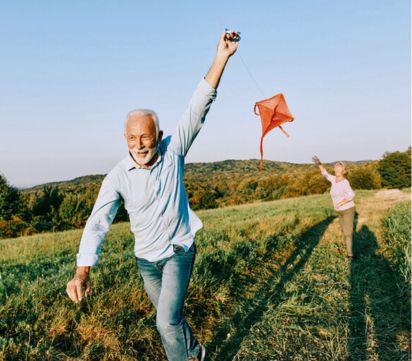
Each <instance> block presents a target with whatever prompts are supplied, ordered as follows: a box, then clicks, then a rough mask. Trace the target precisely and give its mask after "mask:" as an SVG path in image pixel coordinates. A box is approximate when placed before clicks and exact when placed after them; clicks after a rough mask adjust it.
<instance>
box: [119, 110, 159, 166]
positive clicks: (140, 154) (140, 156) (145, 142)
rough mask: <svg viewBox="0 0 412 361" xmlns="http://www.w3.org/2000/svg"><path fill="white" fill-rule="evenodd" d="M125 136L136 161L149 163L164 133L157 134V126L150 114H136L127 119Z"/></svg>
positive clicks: (142, 163)
mask: <svg viewBox="0 0 412 361" xmlns="http://www.w3.org/2000/svg"><path fill="white" fill-rule="evenodd" d="M125 137H126V141H127V146H128V147H129V151H130V153H131V154H132V155H133V158H134V160H135V161H136V163H137V164H139V165H149V163H150V161H151V160H152V159H153V157H154V155H155V154H156V152H157V144H158V141H160V140H161V137H162V134H161V132H159V134H156V127H155V124H154V121H153V119H152V117H151V116H150V115H134V116H131V117H129V119H128V120H127V123H126V129H125Z"/></svg>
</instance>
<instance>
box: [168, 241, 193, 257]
mask: <svg viewBox="0 0 412 361" xmlns="http://www.w3.org/2000/svg"><path fill="white" fill-rule="evenodd" d="M173 252H174V254H175V255H193V254H194V253H195V252H196V246H195V244H194V243H192V245H191V246H190V248H189V249H188V250H187V251H185V249H184V248H183V247H182V246H179V245H177V244H174V245H173Z"/></svg>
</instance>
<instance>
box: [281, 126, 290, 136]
mask: <svg viewBox="0 0 412 361" xmlns="http://www.w3.org/2000/svg"><path fill="white" fill-rule="evenodd" d="M279 129H280V130H281V131H282V132H283V134H285V135H286V136H287V137H288V138H289V134H288V133H287V132H286V130H285V129H283V128H282V127H281V126H280V125H279Z"/></svg>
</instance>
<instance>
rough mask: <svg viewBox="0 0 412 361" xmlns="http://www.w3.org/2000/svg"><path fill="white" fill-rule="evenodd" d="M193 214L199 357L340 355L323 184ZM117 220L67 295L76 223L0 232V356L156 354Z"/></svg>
mask: <svg viewBox="0 0 412 361" xmlns="http://www.w3.org/2000/svg"><path fill="white" fill-rule="evenodd" d="M371 197H372V198H373V193H372V192H361V193H360V194H359V195H358V200H359V203H364V204H365V205H367V204H369V202H370V200H371V199H372V198H371ZM376 212H380V210H378V209H375V213H376ZM198 214H199V215H200V217H201V218H202V220H203V222H204V229H203V230H202V231H200V232H199V234H198V235H197V237H196V244H197V248H198V254H197V258H196V263H195V268H194V273H193V277H192V281H191V285H190V288H189V291H188V295H187V300H186V308H185V311H186V318H187V319H188V321H189V323H190V324H191V325H192V327H193V330H194V333H195V334H196V336H197V337H198V338H199V340H200V341H201V342H203V343H204V344H205V345H206V347H207V349H208V353H209V355H210V360H219V361H220V360H231V359H232V358H233V357H236V358H237V359H238V360H261V359H262V358H265V359H268V360H285V359H290V360H323V359H324V360H333V359H336V360H345V359H346V358H347V352H348V335H349V333H350V327H349V324H350V319H351V317H350V286H351V284H350V279H349V274H350V268H349V264H348V261H347V260H346V258H345V257H344V255H343V253H342V254H341V253H340V252H341V251H342V247H343V245H342V244H341V243H339V242H340V236H339V233H338V229H337V223H336V220H334V215H333V211H332V210H331V207H330V199H329V196H328V195H321V196H308V197H302V198H296V199H289V200H281V201H275V202H267V203H257V204H252V205H243V206H238V207H229V208H224V209H216V210H209V211H202V212H199V213H198ZM128 228H129V225H128V224H126V223H123V224H116V225H113V227H112V229H111V231H110V232H109V234H108V236H107V239H106V240H105V244H104V247H103V251H102V255H101V259H100V265H99V267H98V268H96V269H93V271H92V275H91V281H92V283H93V285H94V294H93V295H92V296H90V297H88V298H86V299H84V300H83V301H82V303H81V304H77V305H76V304H74V303H72V302H70V301H69V299H68V297H67V296H66V294H65V287H66V283H67V281H68V280H69V279H70V278H71V277H72V275H73V272H74V269H75V264H74V258H75V253H76V252H77V247H78V242H79V239H80V236H81V231H80V230H76V231H68V232H61V233H56V234H42V235H36V236H30V237H22V238H19V239H13V240H5V241H2V242H0V360H136V359H137V360H150V361H153V360H156V361H157V360H164V359H165V355H164V352H163V349H162V346H161V343H160V338H159V336H158V334H157V331H156V327H155V311H154V309H153V307H152V305H151V304H150V301H149V300H148V298H147V296H146V294H145V292H144V290H143V286H142V283H141V281H140V278H139V276H138V269H137V266H136V261H135V257H134V255H133V242H134V240H133V236H132V234H131V233H130V232H129V229H128ZM391 301H392V300H391ZM397 327H398V326H397V323H396V322H394V324H393V325H392V331H393V332H395V331H396V330H397ZM394 330H395V331H394ZM403 335H404V334H403ZM403 337H405V335H404V336H403ZM388 347H389V346H388ZM400 352H407V351H400ZM381 354H383V353H381ZM392 354H395V355H398V354H396V353H392ZM382 359H384V358H382Z"/></svg>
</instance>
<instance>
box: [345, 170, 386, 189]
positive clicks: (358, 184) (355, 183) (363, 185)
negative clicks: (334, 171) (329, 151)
mask: <svg viewBox="0 0 412 361" xmlns="http://www.w3.org/2000/svg"><path fill="white" fill-rule="evenodd" d="M348 179H349V181H350V184H351V186H352V188H353V189H379V188H381V187H382V182H381V176H380V174H379V172H378V170H377V166H376V165H375V164H368V165H363V166H359V167H356V168H353V169H350V171H349V174H348Z"/></svg>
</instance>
